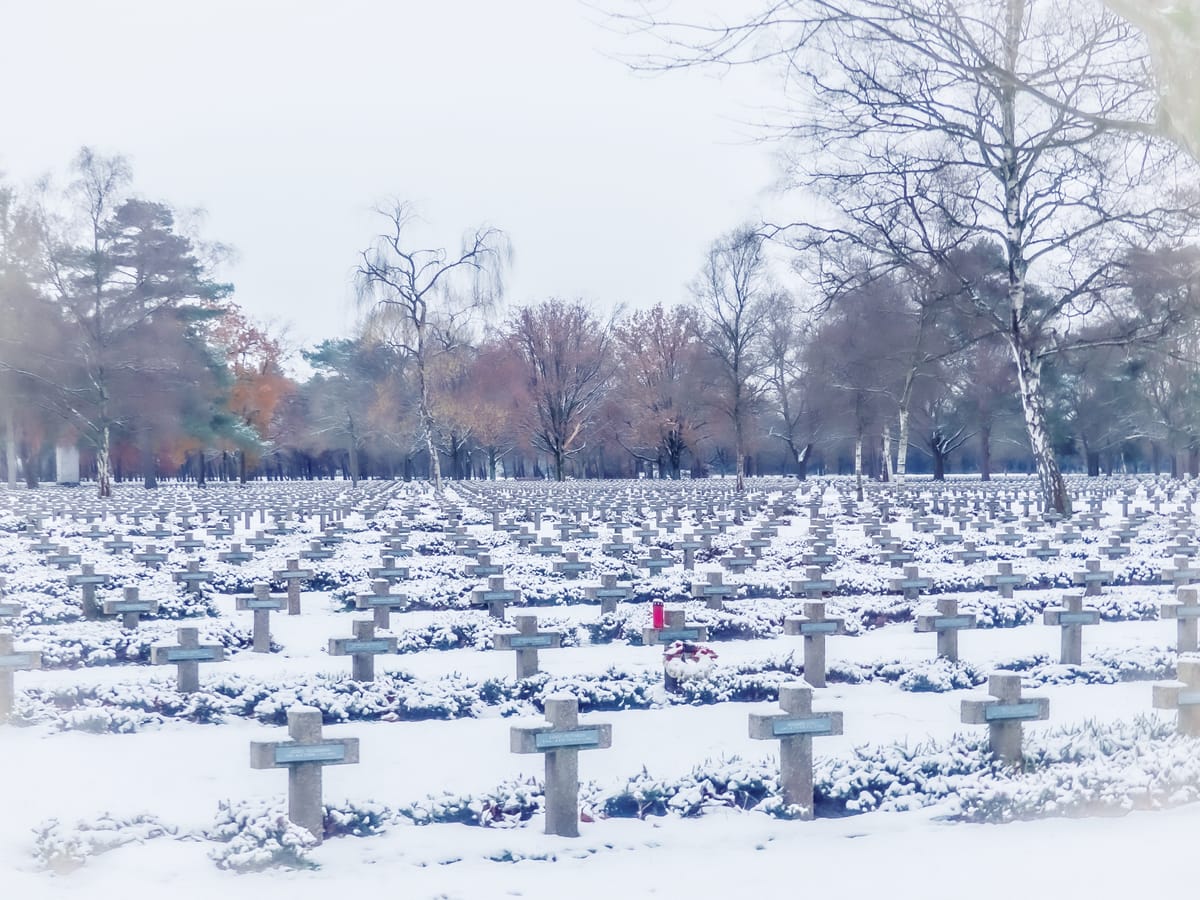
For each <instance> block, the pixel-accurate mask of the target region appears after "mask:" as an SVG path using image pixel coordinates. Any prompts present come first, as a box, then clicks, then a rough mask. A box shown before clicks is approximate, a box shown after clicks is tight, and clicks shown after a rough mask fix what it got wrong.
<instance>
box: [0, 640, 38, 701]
mask: <svg viewBox="0 0 1200 900" xmlns="http://www.w3.org/2000/svg"><path fill="white" fill-rule="evenodd" d="M41 667H42V654H41V653H39V652H37V651H36V650H27V651H24V652H21V651H14V649H13V636H12V632H11V631H0V722H6V721H8V717H9V716H11V715H12V709H13V673H14V672H28V671H29V670H30V669H40V668H41Z"/></svg>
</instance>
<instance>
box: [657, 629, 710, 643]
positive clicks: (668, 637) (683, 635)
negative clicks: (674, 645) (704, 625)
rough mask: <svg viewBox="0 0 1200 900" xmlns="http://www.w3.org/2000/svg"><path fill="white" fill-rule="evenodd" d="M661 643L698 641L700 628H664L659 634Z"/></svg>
mask: <svg viewBox="0 0 1200 900" xmlns="http://www.w3.org/2000/svg"><path fill="white" fill-rule="evenodd" d="M658 639H659V640H660V641H698V640H700V629H699V628H664V629H662V630H661V631H659V632H658Z"/></svg>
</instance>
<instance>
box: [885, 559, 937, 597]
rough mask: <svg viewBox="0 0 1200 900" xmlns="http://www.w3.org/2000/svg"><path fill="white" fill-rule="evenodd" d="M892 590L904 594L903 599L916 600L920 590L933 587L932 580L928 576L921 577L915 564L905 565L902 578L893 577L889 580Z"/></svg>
mask: <svg viewBox="0 0 1200 900" xmlns="http://www.w3.org/2000/svg"><path fill="white" fill-rule="evenodd" d="M891 585H892V590H893V591H900V592H901V593H903V594H904V599H905V600H916V599H917V598H918V597H919V596H920V594H921V591H927V590H929V589H930V588H931V587H933V582H932V581H930V580H929V579H928V578H922V577H921V576H920V575H919V574H918V572H917V567H916V566H905V567H904V577H903V578H893V579H892V580H891Z"/></svg>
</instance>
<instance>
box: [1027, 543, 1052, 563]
mask: <svg viewBox="0 0 1200 900" xmlns="http://www.w3.org/2000/svg"><path fill="white" fill-rule="evenodd" d="M1025 555H1026V556H1033V557H1036V558H1037V559H1053V558H1054V557H1056V556H1058V548H1057V547H1051V546H1050V539H1049V538H1042V539H1041V540H1040V541H1038V544H1037V546H1036V547H1030V548H1029V549H1028V550H1026V551H1025Z"/></svg>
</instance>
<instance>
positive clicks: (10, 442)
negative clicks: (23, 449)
mask: <svg viewBox="0 0 1200 900" xmlns="http://www.w3.org/2000/svg"><path fill="white" fill-rule="evenodd" d="M4 463H5V466H6V467H7V470H8V489H9V490H10V491H12V490H15V489H16V487H17V417H16V416H15V415H14V414H13V410H12V406H9V407H8V408H7V409H6V410H5V411H4Z"/></svg>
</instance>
